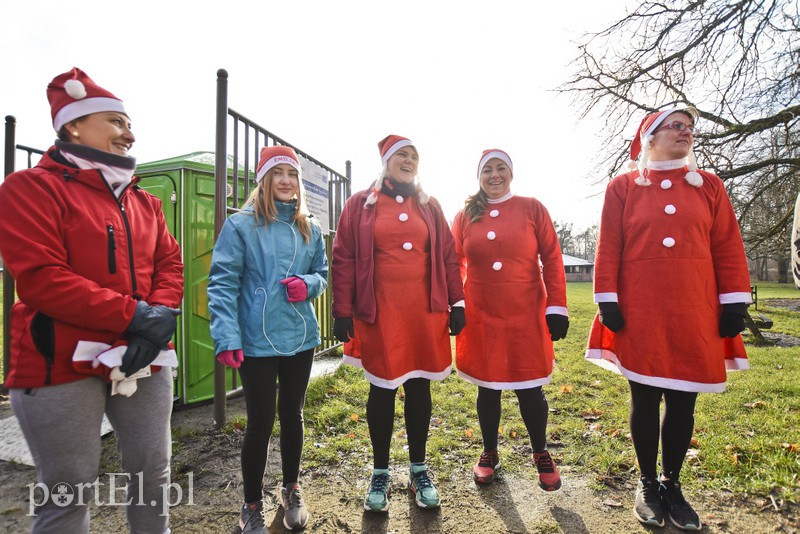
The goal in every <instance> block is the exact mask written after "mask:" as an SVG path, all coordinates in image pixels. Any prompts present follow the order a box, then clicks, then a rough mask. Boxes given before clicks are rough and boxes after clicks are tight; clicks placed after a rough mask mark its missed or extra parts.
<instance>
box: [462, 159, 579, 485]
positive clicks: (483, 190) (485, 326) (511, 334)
mask: <svg viewBox="0 0 800 534" xmlns="http://www.w3.org/2000/svg"><path fill="white" fill-rule="evenodd" d="M512 179H513V165H512V161H511V158H510V157H509V155H508V154H507V153H505V152H503V151H502V150H499V149H490V150H486V151H484V152H483V154H482V156H481V160H480V163H479V164H478V184H479V189H478V192H477V193H475V194H474V195H472V196H470V197H469V198H468V199H467V201H466V203H465V206H464V209H463V210H462V211H461V212H459V213H458V214H457V215H456V218H455V221H454V222H453V237H454V238H455V241H456V254H457V255H458V257H459V260H460V263H461V277H462V279H463V281H464V293H465V295H466V319H467V326H466V327H465V328H464V330H463V331H462V332H461V334H460V335H459V336H458V337H457V338H456V366H457V367H458V374H459V375H460V376H461V377H462V378H464V379H465V380H467V381H469V382H472V383H473V384H475V385H477V386H478V398H477V402H476V404H477V410H478V421H479V423H480V427H481V433H482V436H483V452H482V453H481V456H480V458H479V459H478V462H477V463H476V464H475V467H474V469H473V475H474V478H475V481H476V482H478V483H482V484H488V483H491V482H492V481H493V480H494V477H495V471H496V470H497V469H498V468H499V467H500V457H499V454H498V452H497V432H498V429H499V426H500V396H501V393H502V392H503V390H506V389H511V390H514V393H515V394H516V395H517V398H518V399H519V407H520V413H521V415H522V420H523V421H524V422H525V427H526V428H527V429H528V433H529V434H530V438H531V446H532V448H533V460H534V463H535V464H536V468H537V469H538V471H539V486H540V487H541V488H542V489H544V490H545V491H553V490H557V489H558V488H560V487H561V478H560V476H559V473H558V469H557V468H556V465H555V462H554V461H553V459H552V458H551V456H550V453H549V452H548V451H547V415H548V410H549V408H548V404H547V399H546V398H545V395H544V392H543V391H542V386H544V385H545V384H548V383H549V382H550V376H551V374H552V372H553V360H554V353H553V341H556V340H559V339H563V338H564V337H565V336H566V335H567V328H568V327H569V319H568V318H567V294H566V281H565V277H564V263H563V260H562V257H561V248H560V247H559V244H558V236H557V235H556V231H555V228H554V227H553V221H552V220H551V219H550V215H549V214H548V213H547V209H545V207H544V206H543V205H542V203H541V202H539V201H538V200H536V199H535V198H526V197H520V196H515V195H513V194H512V193H511V180H512ZM540 261H541V268H540Z"/></svg>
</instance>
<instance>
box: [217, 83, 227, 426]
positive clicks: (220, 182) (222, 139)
mask: <svg viewBox="0 0 800 534" xmlns="http://www.w3.org/2000/svg"><path fill="white" fill-rule="evenodd" d="M216 122H217V125H216V126H217V134H216V146H215V149H214V153H215V154H214V185H215V187H214V241H216V239H217V237H219V233H220V231H221V230H222V225H223V224H224V223H225V218H226V217H227V211H228V210H227V201H228V197H227V194H226V186H227V181H228V154H227V153H226V146H225V144H226V138H227V126H228V72H227V71H226V70H225V69H219V70H218V71H217V119H216ZM225 374H226V371H225V366H224V365H222V364H221V363H220V362H219V361H217V359H216V358H214V427H215V428H216V429H217V430H219V429H220V428H222V427H223V426H225Z"/></svg>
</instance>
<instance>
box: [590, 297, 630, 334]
mask: <svg viewBox="0 0 800 534" xmlns="http://www.w3.org/2000/svg"><path fill="white" fill-rule="evenodd" d="M597 307H598V308H600V322H601V323H603V326H605V327H606V328H608V329H609V330H611V331H612V332H619V331H620V330H622V327H623V326H625V319H623V318H622V312H621V311H619V304H617V303H616V302H598V303H597Z"/></svg>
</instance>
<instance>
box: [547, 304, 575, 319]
mask: <svg viewBox="0 0 800 534" xmlns="http://www.w3.org/2000/svg"><path fill="white" fill-rule="evenodd" d="M544 314H545V315H549V314H556V315H563V316H564V317H569V312H567V307H566V306H548V307H546V308H545V309H544Z"/></svg>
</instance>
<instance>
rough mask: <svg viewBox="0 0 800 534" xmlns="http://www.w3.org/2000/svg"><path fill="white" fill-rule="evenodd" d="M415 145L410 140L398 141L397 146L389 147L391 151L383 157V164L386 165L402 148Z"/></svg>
mask: <svg viewBox="0 0 800 534" xmlns="http://www.w3.org/2000/svg"><path fill="white" fill-rule="evenodd" d="M413 145H414V143H412V142H411V140H410V139H401V140H399V141H397V142H396V143H395V144H393V145H392V146H390V147H389V149H388V150H387V151H386V154H384V155H383V156H381V163H384V164H385V163H386V162H387V161H389V158H391V157H392V155H394V153H395V152H397V151H398V150H400V149H401V148H403V147H406V146H413Z"/></svg>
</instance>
